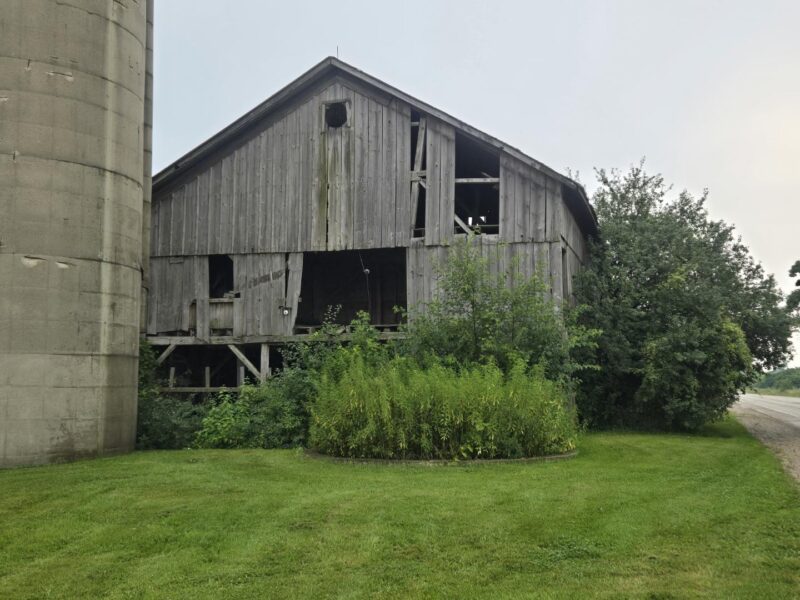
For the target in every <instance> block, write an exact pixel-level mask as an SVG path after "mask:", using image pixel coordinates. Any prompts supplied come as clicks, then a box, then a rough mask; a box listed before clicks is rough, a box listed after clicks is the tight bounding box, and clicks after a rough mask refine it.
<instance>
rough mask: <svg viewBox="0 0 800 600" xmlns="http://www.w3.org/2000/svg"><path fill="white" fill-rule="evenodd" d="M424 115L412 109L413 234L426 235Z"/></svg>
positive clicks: (419, 236)
mask: <svg viewBox="0 0 800 600" xmlns="http://www.w3.org/2000/svg"><path fill="white" fill-rule="evenodd" d="M426 131H427V128H426V125H425V118H424V117H423V115H422V114H421V113H419V112H417V111H415V110H412V111H411V211H412V213H413V214H412V217H413V219H414V223H413V227H412V232H411V236H412V237H415V238H421V237H425V196H426V194H425V191H426V187H425V180H426V171H425V170H426V162H425V161H426V157H425V154H426V139H427V134H426Z"/></svg>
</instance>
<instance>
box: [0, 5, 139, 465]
mask: <svg viewBox="0 0 800 600" xmlns="http://www.w3.org/2000/svg"><path fill="white" fill-rule="evenodd" d="M146 11H147V8H146V0H3V2H2V5H0V466H14V465H28V464H40V463H46V462H52V461H58V460H69V459H73V458H77V457H81V456H92V455H97V454H107V453H115V452H123V451H127V450H130V449H131V448H132V447H133V443H134V434H135V428H136V369H137V353H138V331H139V314H140V312H139V311H140V292H141V269H142V234H143V222H142V208H143V178H144V175H145V173H149V167H146V165H145V164H144V160H145V154H144V138H145V131H144V114H145V96H146V92H145V80H146V73H145V70H146V38H147V25H146V22H147V18H146Z"/></svg>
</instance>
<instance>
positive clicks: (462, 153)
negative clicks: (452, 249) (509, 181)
mask: <svg viewBox="0 0 800 600" xmlns="http://www.w3.org/2000/svg"><path fill="white" fill-rule="evenodd" d="M454 221H455V222H454V232H455V233H467V232H472V233H479V234H484V233H487V234H495V233H499V231H500V157H499V155H498V154H497V152H495V151H494V150H493V149H491V148H489V147H487V146H486V145H484V144H482V143H480V142H478V141H475V140H474V139H472V138H470V137H468V136H466V135H464V134H462V133H460V132H458V131H456V191H455V218H454Z"/></svg>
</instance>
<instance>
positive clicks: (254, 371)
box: [227, 344, 261, 379]
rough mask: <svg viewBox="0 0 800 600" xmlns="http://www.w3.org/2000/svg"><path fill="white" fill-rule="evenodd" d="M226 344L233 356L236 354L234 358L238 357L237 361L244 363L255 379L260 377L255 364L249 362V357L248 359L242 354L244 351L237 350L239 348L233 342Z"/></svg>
mask: <svg viewBox="0 0 800 600" xmlns="http://www.w3.org/2000/svg"><path fill="white" fill-rule="evenodd" d="M227 346H228V348H229V349H230V351H231V352H233V354H234V356H236V358H238V359H239V362H241V363H242V365H244V366H245V367H246V368H247V370H248V371H250V373H252V374H253V376H254V377H255V378H256V379H261V372H260V371H259V370H258V369H256V367H255V365H253V363H251V362H250V359H248V358H247V357H246V356H245V355H244V352H242V351H241V350H239V348H237V347H236V346H235V345H233V344H227Z"/></svg>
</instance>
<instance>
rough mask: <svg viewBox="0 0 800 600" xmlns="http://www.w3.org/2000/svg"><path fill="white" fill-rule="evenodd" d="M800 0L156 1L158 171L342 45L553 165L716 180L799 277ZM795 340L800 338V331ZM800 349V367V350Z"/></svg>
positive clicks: (590, 184) (379, 73)
mask: <svg viewBox="0 0 800 600" xmlns="http://www.w3.org/2000/svg"><path fill="white" fill-rule="evenodd" d="M798 23H800V2H797V1H796V0H787V1H760V2H752V1H750V0H748V1H737V0H727V1H724V2H723V1H719V2H717V1H706V2H700V1H699V0H695V1H691V2H684V1H676V0H670V1H655V0H648V1H647V2H643V1H615V0H606V1H602V2H601V1H594V2H590V1H579V0H568V1H564V2H538V1H531V0H527V1H496V2H487V1H486V0H480V1H472V0H458V1H455V0H453V1H449V0H426V1H421V2H420V1H416V0H413V1H404V2H401V3H398V2H383V1H379V0H372V1H363V2H362V1H358V2H356V1H349V0H334V1H331V0H328V1H326V2H308V1H306V0H292V1H291V2H265V1H263V0H227V1H226V2H219V0H157V1H156V8H155V74H154V77H155V83H154V138H153V139H154V165H153V166H154V169H155V170H156V171H158V170H160V169H161V168H163V167H165V166H167V165H168V164H169V163H171V162H172V161H173V160H175V159H177V158H178V157H180V156H181V155H182V154H184V153H185V152H187V151H189V150H191V149H192V148H194V147H195V146H197V145H198V144H199V143H201V142H203V141H204V140H206V139H207V138H208V137H210V136H211V135H213V134H214V133H216V132H217V131H219V130H220V129H222V128H223V127H225V126H226V125H228V124H230V123H231V122H232V121H233V120H235V119H236V118H238V117H239V116H241V115H242V114H243V113H245V112H247V111H248V110H250V109H251V108H253V107H254V106H255V105H257V104H259V103H260V102H262V101H263V100H265V99H266V98H267V97H269V96H270V95H272V94H273V93H274V92H276V91H277V90H279V89H280V88H281V87H283V86H284V85H286V84H287V83H289V82H291V81H292V80H293V79H295V78H296V77H297V76H299V75H300V74H301V73H303V72H304V71H306V70H307V69H309V68H310V67H312V66H313V65H314V64H316V63H317V62H319V61H320V60H322V59H323V58H325V57H326V56H336V55H337V54H338V56H339V58H341V59H342V60H344V61H346V62H348V63H350V64H352V65H353V66H355V67H357V68H359V69H362V70H364V71H366V72H367V73H369V74H371V75H374V76H376V77H378V78H379V79H382V80H383V81H386V82H387V83H389V84H391V85H393V86H395V87H397V88H399V89H401V90H403V91H405V92H407V93H409V94H411V95H412V96H415V97H417V98H419V99H420V100H423V101H425V102H427V103H429V104H432V105H433V106H436V107H437V108H440V109H442V110H444V111H445V112H448V113H450V114H451V115H453V116H455V117H457V118H459V119H461V120H463V121H466V122H467V123H469V124H470V125H473V126H475V127H477V128H479V129H481V130H483V131H485V132H487V133H489V134H491V135H493V136H495V137H497V138H500V139H501V140H503V141H505V142H507V143H509V144H511V145H513V146H516V147H517V148H519V149H521V150H522V151H523V152H525V153H526V154H528V155H530V156H532V157H534V158H536V159H537V160H539V161H540V162H543V163H545V164H547V165H548V166H550V167H553V168H554V169H556V170H558V171H561V172H562V173H566V172H567V171H568V170H569V171H570V172H572V173H573V174H575V173H577V176H578V178H579V180H580V181H581V182H582V183H583V184H584V185H585V186H586V188H587V191H588V192H589V193H590V194H591V193H592V191H593V190H594V189H595V187H596V184H595V176H594V169H595V168H606V169H609V168H618V169H622V170H625V169H627V168H628V167H629V166H630V165H632V164H635V163H638V162H639V161H640V160H641V159H642V158H643V157H644V158H645V160H646V162H645V165H646V168H647V169H648V170H650V171H653V172H660V173H662V174H663V175H664V177H665V179H666V181H668V182H670V183H672V184H673V186H674V190H675V193H676V194H677V192H678V191H679V190H683V189H687V190H688V191H690V192H692V193H695V194H700V193H702V191H703V190H704V189H708V190H709V203H708V207H709V212H710V214H711V216H712V218H714V219H723V220H725V221H727V222H729V223H732V224H734V225H735V226H736V229H737V231H738V233H739V234H740V235H741V237H742V240H743V241H744V242H745V244H747V245H748V247H749V248H750V249H751V251H752V254H753V255H754V256H755V258H756V259H757V260H759V261H761V262H762V264H763V265H764V268H765V269H766V270H767V271H768V272H770V273H774V274H775V276H776V278H777V280H778V283H779V284H780V285H781V287H782V288H783V289H784V291H787V292H788V291H790V290H791V289H792V285H793V283H792V281H791V279H790V278H789V277H788V270H789V267H790V266H791V265H792V263H794V261H795V260H797V259H800V192H799V191H798V185H797V184H798V183H800V33H798V31H797V24H798ZM795 345H796V346H797V347H798V353H800V338H796V343H795ZM793 364H794V365H796V366H800V356H798V357H796V358H795V360H794V361H793Z"/></svg>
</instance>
